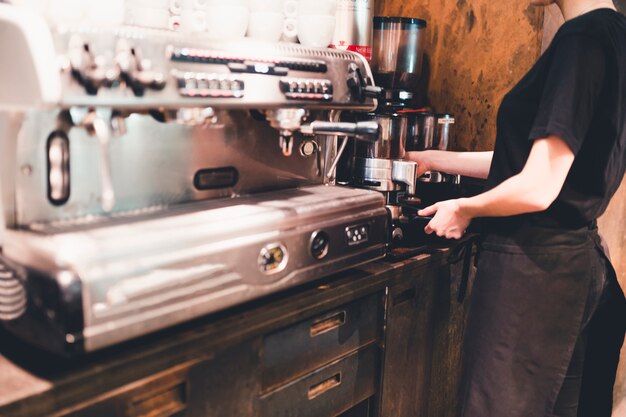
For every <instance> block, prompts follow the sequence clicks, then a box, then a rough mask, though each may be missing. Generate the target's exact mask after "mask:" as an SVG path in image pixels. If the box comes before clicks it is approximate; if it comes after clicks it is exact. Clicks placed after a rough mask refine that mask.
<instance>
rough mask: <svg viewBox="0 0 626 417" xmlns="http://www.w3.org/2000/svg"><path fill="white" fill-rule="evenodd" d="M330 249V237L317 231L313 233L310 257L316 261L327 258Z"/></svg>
mask: <svg viewBox="0 0 626 417" xmlns="http://www.w3.org/2000/svg"><path fill="white" fill-rule="evenodd" d="M329 248H330V236H328V233H326V232H323V231H319V232H315V233H313V236H312V237H311V255H313V257H314V258H315V259H317V260H322V259H324V258H326V256H328V250H329Z"/></svg>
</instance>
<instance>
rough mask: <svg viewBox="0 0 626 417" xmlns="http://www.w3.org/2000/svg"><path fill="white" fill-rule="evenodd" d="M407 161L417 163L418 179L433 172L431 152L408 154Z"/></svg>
mask: <svg viewBox="0 0 626 417" xmlns="http://www.w3.org/2000/svg"><path fill="white" fill-rule="evenodd" d="M406 159H408V160H409V161H414V162H417V178H419V177H421V176H422V175H424V174H425V173H427V172H428V171H432V170H433V169H432V162H431V161H430V151H419V152H407V153H406Z"/></svg>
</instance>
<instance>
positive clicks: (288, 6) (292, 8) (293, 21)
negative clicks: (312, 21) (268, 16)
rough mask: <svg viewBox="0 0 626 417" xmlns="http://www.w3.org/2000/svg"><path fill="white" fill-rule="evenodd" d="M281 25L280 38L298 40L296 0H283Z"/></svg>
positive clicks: (290, 40) (287, 40) (289, 40)
mask: <svg viewBox="0 0 626 417" xmlns="http://www.w3.org/2000/svg"><path fill="white" fill-rule="evenodd" d="M283 14H284V16H285V21H284V25H283V36H282V40H283V41H285V42H298V0H283Z"/></svg>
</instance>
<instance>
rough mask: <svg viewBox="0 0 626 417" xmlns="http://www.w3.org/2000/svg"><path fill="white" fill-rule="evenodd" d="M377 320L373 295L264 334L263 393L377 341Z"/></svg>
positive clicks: (378, 304) (379, 310) (378, 306)
mask: <svg viewBox="0 0 626 417" xmlns="http://www.w3.org/2000/svg"><path fill="white" fill-rule="evenodd" d="M381 321H382V303H381V297H380V296H379V295H377V294H374V295H372V296H369V297H367V298H363V299H361V300H357V301H354V302H352V303H350V304H347V305H345V306H342V307H339V308H337V309H334V310H332V311H329V312H328V313H326V314H323V315H320V316H317V317H314V318H311V319H309V320H306V321H304V322H301V323H298V324H296V325H294V326H292V327H289V328H287V329H284V330H281V331H278V332H277V333H274V334H271V335H268V336H266V337H265V338H264V340H263V358H262V364H263V378H262V390H263V392H267V391H269V390H271V389H274V388H276V387H277V386H280V385H282V384H284V383H286V382H288V381H291V380H293V379H295V378H297V377H299V376H302V375H305V374H307V373H309V372H311V371H312V370H314V369H316V368H319V367H320V366H322V365H324V364H326V363H329V362H331V361H332V360H334V359H337V358H339V357H342V356H344V355H346V354H348V353H349V352H352V351H354V350H357V349H358V348H359V347H361V346H365V345H366V344H368V343H371V342H373V341H375V340H378V338H379V334H380V332H381V329H380V323H381Z"/></svg>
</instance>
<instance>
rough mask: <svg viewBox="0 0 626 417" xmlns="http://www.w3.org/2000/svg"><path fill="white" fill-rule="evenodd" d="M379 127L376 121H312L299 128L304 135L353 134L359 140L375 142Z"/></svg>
mask: <svg viewBox="0 0 626 417" xmlns="http://www.w3.org/2000/svg"><path fill="white" fill-rule="evenodd" d="M379 130H380V127H379V125H378V122H373V121H369V122H357V123H343V122H313V123H311V124H309V125H304V126H302V127H301V128H300V132H302V133H304V134H305V135H328V136H354V137H356V138H357V139H359V140H365V141H368V142H376V140H378V132H379Z"/></svg>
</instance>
